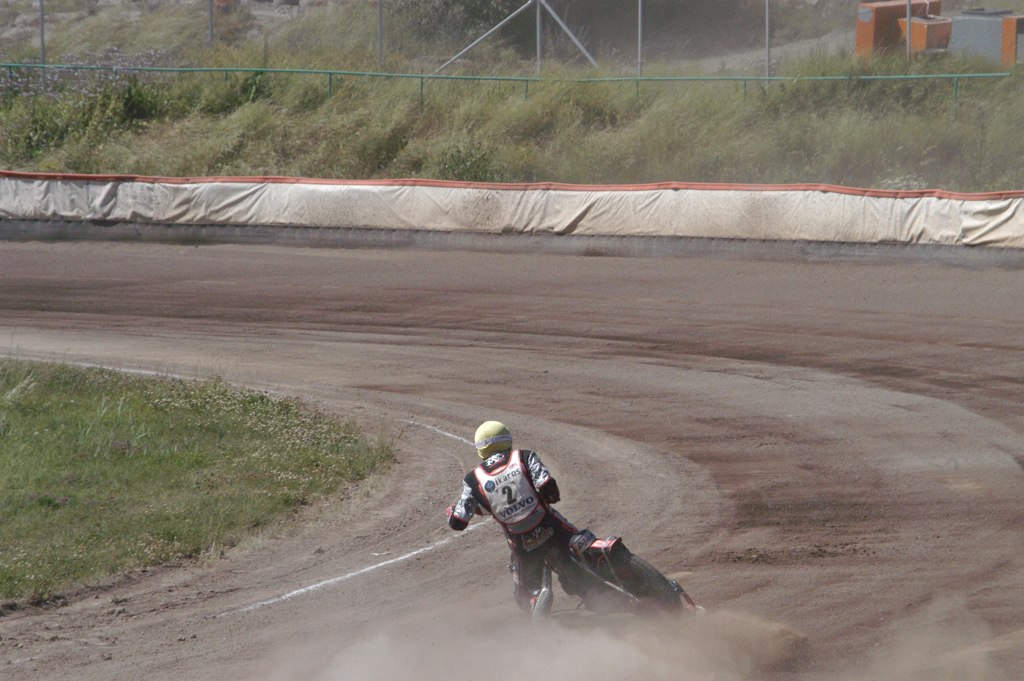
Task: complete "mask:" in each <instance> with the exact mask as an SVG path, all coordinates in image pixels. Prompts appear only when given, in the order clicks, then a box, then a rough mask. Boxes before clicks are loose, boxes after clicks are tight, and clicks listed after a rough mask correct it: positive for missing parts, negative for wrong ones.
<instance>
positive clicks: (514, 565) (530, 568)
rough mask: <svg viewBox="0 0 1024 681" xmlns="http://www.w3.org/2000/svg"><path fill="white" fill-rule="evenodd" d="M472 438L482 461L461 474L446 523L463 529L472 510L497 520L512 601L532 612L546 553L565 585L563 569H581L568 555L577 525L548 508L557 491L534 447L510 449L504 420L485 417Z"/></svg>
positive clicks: (556, 499)
mask: <svg viewBox="0 0 1024 681" xmlns="http://www.w3.org/2000/svg"><path fill="white" fill-rule="evenodd" d="M473 440H474V443H475V446H476V450H477V454H478V455H479V456H480V458H481V459H483V460H484V461H483V462H482V463H480V464H479V465H478V466H476V467H475V468H474V469H473V470H471V471H470V472H469V473H467V474H466V477H465V478H463V481H462V494H461V495H460V497H459V499H458V501H456V502H455V503H454V504H453V505H451V506H449V507H448V508H447V509H446V511H445V512H446V514H447V516H448V525H449V526H450V527H451V528H452V529H453V530H459V531H461V530H464V529H466V527H468V525H469V521H470V520H471V519H472V518H473V516H474V515H482V514H488V515H490V516H491V517H493V518H494V519H495V520H496V521H497V522H498V524H499V525H500V526H501V529H502V530H503V531H504V533H505V538H506V540H507V541H508V545H509V549H510V550H511V554H512V555H511V559H510V564H509V569H510V570H511V572H512V580H513V582H514V584H515V587H514V590H513V594H514V596H515V600H516V604H517V605H519V607H520V608H522V609H523V610H525V611H527V612H531V611H532V609H533V606H534V604H535V603H536V602H537V596H538V594H539V593H540V589H541V587H542V581H543V571H544V562H545V560H546V559H548V558H549V557H552V558H553V559H554V560H553V563H554V569H555V572H557V573H558V574H559V576H560V577H563V579H562V580H561V581H562V586H563V588H565V587H566V585H567V583H571V582H572V580H566V579H564V577H565V576H566V574H567V573H568V572H569V571H572V570H579V568H578V567H576V566H575V565H574V564H573V563H572V561H570V560H569V559H568V557H567V554H568V551H569V540H570V539H571V538H572V536H573V535H574V534H576V532H577V528H576V527H575V526H573V524H572V523H570V522H569V521H568V520H566V519H565V518H563V517H562V515H561V514H560V513H558V511H556V510H554V509H553V508H551V506H552V504H555V503H557V502H558V501H559V499H560V498H561V495H560V494H559V491H558V484H557V483H556V482H555V479H554V478H553V477H552V476H551V473H550V472H549V471H548V469H547V467H545V466H544V464H543V463H542V462H541V460H540V457H539V456H538V455H537V452H535V451H533V450H530V449H513V447H512V434H511V432H510V431H509V429H508V428H507V427H506V426H505V425H504V424H503V423H500V422H499V421H485V422H484V423H482V424H480V427H478V428H477V429H476V434H475V436H474V438H473ZM552 554H554V555H552Z"/></svg>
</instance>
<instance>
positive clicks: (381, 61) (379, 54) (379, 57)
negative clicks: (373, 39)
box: [377, 0, 384, 69]
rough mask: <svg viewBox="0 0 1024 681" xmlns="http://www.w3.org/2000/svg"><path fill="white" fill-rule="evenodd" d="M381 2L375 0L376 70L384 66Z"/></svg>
mask: <svg viewBox="0 0 1024 681" xmlns="http://www.w3.org/2000/svg"><path fill="white" fill-rule="evenodd" d="M380 3H381V0H377V68H378V69H380V68H383V64H384V12H383V11H382V10H381V7H380Z"/></svg>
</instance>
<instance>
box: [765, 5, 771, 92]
mask: <svg viewBox="0 0 1024 681" xmlns="http://www.w3.org/2000/svg"><path fill="white" fill-rule="evenodd" d="M771 76H772V11H771V0H764V85H765V87H768V79H769V78H771Z"/></svg>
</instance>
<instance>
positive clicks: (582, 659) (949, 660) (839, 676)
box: [267, 599, 1024, 681]
mask: <svg viewBox="0 0 1024 681" xmlns="http://www.w3.org/2000/svg"><path fill="white" fill-rule="evenodd" d="M878 638H879V640H880V643H879V644H878V645H875V646H873V647H872V648H871V650H870V652H868V653H867V654H864V655H863V656H862V657H860V658H857V659H856V660H855V661H854V662H852V663H848V667H847V668H845V669H844V668H836V665H837V664H841V663H840V660H839V659H837V658H836V657H835V656H833V655H832V654H831V653H829V652H827V651H835V650H837V649H842V648H843V646H842V645H838V646H836V645H835V642H831V643H830V642H827V641H821V642H817V643H818V644H819V645H820V646H821V647H822V648H823V650H818V651H817V659H813V658H814V657H815V654H814V653H815V651H813V648H814V647H815V643H816V642H814V641H812V640H811V639H810V638H809V637H808V636H807V635H805V634H804V633H802V632H800V631H798V630H797V629H794V628H792V627H790V626H787V625H785V624H782V623H779V622H772V621H769V620H766V619H764V618H761V617H758V616H755V615H752V614H748V613H743V612H738V611H728V610H721V611H712V612H708V613H707V614H705V615H702V616H696V615H686V616H683V617H665V618H650V619H649V618H639V617H636V616H629V615H620V616H609V615H594V614H591V613H585V612H582V611H568V610H567V611H561V612H556V613H554V614H553V616H552V617H551V619H550V620H549V621H546V622H540V623H531V622H530V620H529V618H528V617H526V616H525V615H521V614H520V613H518V612H516V611H503V613H502V618H500V619H494V618H492V617H490V616H485V617H483V618H479V617H477V618H475V617H474V616H473V615H472V613H470V612H467V611H465V610H456V609H455V608H454V607H453V608H452V609H451V610H448V611H443V612H433V613H425V614H420V615H414V616H410V617H408V618H405V619H403V620H401V621H399V622H391V623H389V624H387V625H386V626H384V628H382V629H380V630H377V631H374V632H367V633H366V634H365V635H364V636H362V637H361V638H360V639H359V640H355V641H348V642H344V643H341V644H340V645H337V647H335V648H334V650H336V651H338V652H335V653H333V654H332V655H330V656H327V657H325V656H323V650H322V649H321V650H319V651H318V654H316V655H310V656H301V655H300V656H299V659H295V657H294V656H289V658H290V659H289V660H288V661H287V662H286V661H285V660H283V659H278V664H277V665H275V668H276V670H277V673H276V674H272V675H270V676H269V677H267V678H270V679H271V680H272V681H298V680H299V679H302V680H303V681H364V680H365V681H370V680H372V681H409V679H449V678H453V679H454V678H468V677H470V676H478V675H481V674H483V675H486V677H487V678H488V681H520V680H521V679H522V678H523V677H527V678H543V679H559V680H562V681H576V680H580V681H583V680H586V681H640V680H643V681H668V680H671V681H742V680H747V679H749V680H751V681H753V680H757V679H762V678H765V676H766V675H767V676H769V677H770V678H793V679H814V680H815V681H818V680H825V679H828V680H831V681H891V680H893V679H899V680H900V681H1010V679H1011V678H1012V677H1010V676H1006V675H1004V674H1002V673H1001V672H1000V671H999V669H998V668H997V666H996V664H995V657H994V656H998V653H999V652H1000V650H1004V649H1011V648H1015V647H1017V646H1019V645H1020V644H1021V643H1022V642H1024V632H1016V633H1013V634H1009V635H1003V636H1002V637H997V638H993V636H992V632H991V630H990V628H989V627H988V626H987V625H985V624H984V623H983V622H981V621H979V620H978V619H977V618H973V617H972V616H971V615H970V614H969V612H968V610H967V609H966V605H965V603H964V602H963V601H962V599H961V600H957V599H946V600H942V601H939V602H934V603H932V604H929V605H927V606H924V607H922V608H921V609H919V610H918V611H916V612H914V613H911V614H908V615H907V616H906V617H903V618H901V619H899V620H898V621H893V622H890V623H888V624H880V626H879V636H878ZM293 653H294V651H293ZM822 653H823V654H822ZM823 658H824V659H823ZM808 660H811V661H810V664H807V662H808Z"/></svg>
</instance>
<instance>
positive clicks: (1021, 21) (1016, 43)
mask: <svg viewBox="0 0 1024 681" xmlns="http://www.w3.org/2000/svg"><path fill="white" fill-rule="evenodd" d="M1022 46H1024V16H1010V17H1003V44H1002V45H1001V46H1000V49H999V61H1000V62H1002V64H1003V65H1004V66H1016V65H1017V64H1019V63H1020V62H1021V59H1020V58H1019V56H1020V54H1021V52H1022V49H1021V47H1022Z"/></svg>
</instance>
